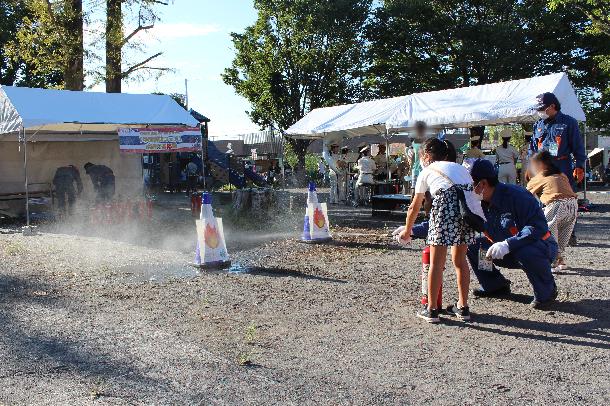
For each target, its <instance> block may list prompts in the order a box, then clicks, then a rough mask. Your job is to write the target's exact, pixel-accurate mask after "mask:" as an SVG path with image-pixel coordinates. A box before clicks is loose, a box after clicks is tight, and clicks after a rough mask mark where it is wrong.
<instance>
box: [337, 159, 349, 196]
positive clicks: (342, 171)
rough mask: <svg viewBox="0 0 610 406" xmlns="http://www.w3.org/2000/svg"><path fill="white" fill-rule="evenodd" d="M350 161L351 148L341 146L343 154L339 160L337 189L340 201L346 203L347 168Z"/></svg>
mask: <svg viewBox="0 0 610 406" xmlns="http://www.w3.org/2000/svg"><path fill="white" fill-rule="evenodd" d="M348 162H349V148H347V147H343V148H341V154H339V158H338V160H337V169H338V170H339V172H337V189H338V197H339V202H341V203H345V201H346V200H347V170H348V165H349V164H348Z"/></svg>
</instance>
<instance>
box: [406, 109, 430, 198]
mask: <svg viewBox="0 0 610 406" xmlns="http://www.w3.org/2000/svg"><path fill="white" fill-rule="evenodd" d="M427 130H428V127H427V126H426V123H425V122H423V121H417V122H416V123H415V134H414V135H413V136H411V137H410V138H411V147H412V148H411V149H410V150H409V151H408V152H407V159H408V160H409V166H410V167H411V190H413V189H414V188H415V183H416V182H417V177H418V176H419V174H420V172H421V171H422V166H421V160H420V156H419V155H420V153H419V150H420V148H421V145H422V142H424V140H425V139H426V131H427ZM411 151H412V154H411ZM409 155H411V156H409Z"/></svg>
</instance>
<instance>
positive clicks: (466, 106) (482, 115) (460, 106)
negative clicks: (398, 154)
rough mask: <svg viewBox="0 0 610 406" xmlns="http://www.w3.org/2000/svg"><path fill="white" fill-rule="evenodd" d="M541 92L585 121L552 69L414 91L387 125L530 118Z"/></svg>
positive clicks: (397, 128)
mask: <svg viewBox="0 0 610 406" xmlns="http://www.w3.org/2000/svg"><path fill="white" fill-rule="evenodd" d="M544 92H552V93H554V94H555V95H556V96H557V98H558V99H559V101H560V103H561V111H562V112H564V113H566V114H568V115H570V116H572V117H574V118H575V119H577V120H578V121H585V113H584V112H583V110H582V107H581V106H580V103H579V102H578V98H577V97H576V93H575V92H574V88H573V87H572V85H571V84H570V81H569V79H568V77H567V75H566V74H565V73H555V74H552V75H547V76H538V77H533V78H529V79H521V80H511V81H507V82H499V83H493V84H488V85H480V86H471V87H462V88H458V89H449V90H440V91H436V92H426V93H416V94H413V95H411V96H409V101H408V103H406V104H404V105H402V106H399V107H398V110H397V111H396V112H395V113H394V114H393V115H392V117H390V118H389V119H388V121H387V122H386V126H387V128H388V129H389V130H391V131H400V130H405V129H409V128H412V127H413V126H414V125H415V122H416V121H419V120H421V121H424V122H425V123H426V124H428V125H429V126H431V127H444V128H464V127H474V126H480V125H498V124H510V123H524V122H533V121H535V120H536V119H537V116H536V115H535V110H534V106H535V104H536V96H537V95H539V94H541V93H544Z"/></svg>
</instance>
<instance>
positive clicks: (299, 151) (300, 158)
mask: <svg viewBox="0 0 610 406" xmlns="http://www.w3.org/2000/svg"><path fill="white" fill-rule="evenodd" d="M287 140H288V142H289V143H290V146H291V147H292V149H293V151H294V153H295V154H296V156H297V165H296V167H294V168H293V170H294V174H295V177H296V179H297V182H298V185H299V186H305V184H306V181H307V171H306V168H305V155H307V148H308V147H309V145H310V144H311V140H298V139H294V138H287Z"/></svg>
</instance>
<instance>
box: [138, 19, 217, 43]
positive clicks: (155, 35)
mask: <svg viewBox="0 0 610 406" xmlns="http://www.w3.org/2000/svg"><path fill="white" fill-rule="evenodd" d="M219 31H220V26H219V25H217V24H192V23H157V24H155V26H154V27H153V28H151V29H150V30H146V31H142V32H140V33H139V34H138V37H139V39H140V40H141V41H144V42H148V41H151V40H159V41H171V40H175V39H184V38H198V37H204V36H206V35H209V34H213V33H216V32H219Z"/></svg>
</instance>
